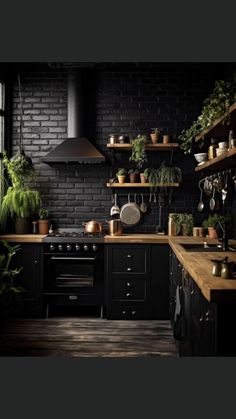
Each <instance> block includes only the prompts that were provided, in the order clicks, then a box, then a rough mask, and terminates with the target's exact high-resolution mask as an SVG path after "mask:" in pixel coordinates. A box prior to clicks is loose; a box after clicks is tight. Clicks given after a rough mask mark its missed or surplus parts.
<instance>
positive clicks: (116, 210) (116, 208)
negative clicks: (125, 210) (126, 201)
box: [110, 193, 120, 216]
mask: <svg viewBox="0 0 236 419" xmlns="http://www.w3.org/2000/svg"><path fill="white" fill-rule="evenodd" d="M116 214H120V208H119V206H118V205H117V194H116V193H115V194H114V205H113V206H112V207H111V210H110V215H111V216H113V215H116Z"/></svg>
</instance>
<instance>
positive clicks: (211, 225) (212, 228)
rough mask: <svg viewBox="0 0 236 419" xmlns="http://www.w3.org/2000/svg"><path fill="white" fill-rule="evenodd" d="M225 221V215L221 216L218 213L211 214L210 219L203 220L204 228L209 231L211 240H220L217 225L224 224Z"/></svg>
mask: <svg viewBox="0 0 236 419" xmlns="http://www.w3.org/2000/svg"><path fill="white" fill-rule="evenodd" d="M224 220H225V216H224V215H220V214H217V213H215V214H210V215H209V216H208V218H206V219H205V220H203V222H202V227H204V228H205V229H208V234H209V237H210V238H212V239H217V238H218V233H217V225H218V223H222V222H224Z"/></svg>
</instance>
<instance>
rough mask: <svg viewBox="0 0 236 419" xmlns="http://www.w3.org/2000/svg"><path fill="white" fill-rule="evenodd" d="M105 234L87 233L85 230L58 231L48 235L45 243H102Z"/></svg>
mask: <svg viewBox="0 0 236 419" xmlns="http://www.w3.org/2000/svg"><path fill="white" fill-rule="evenodd" d="M104 235H105V234H104V233H87V232H85V231H83V230H80V229H78V230H72V229H58V230H57V231H54V232H53V233H50V234H48V235H47V236H46V237H45V238H44V239H43V241H45V242H57V243H60V242H65V241H66V242H78V243H79V242H84V243H86V242H88V241H89V242H98V241H99V242H102V241H103V237H104Z"/></svg>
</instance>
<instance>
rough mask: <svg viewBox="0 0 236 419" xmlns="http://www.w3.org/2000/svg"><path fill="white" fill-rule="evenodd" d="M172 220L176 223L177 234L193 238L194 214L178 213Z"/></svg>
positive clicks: (173, 215)
mask: <svg viewBox="0 0 236 419" xmlns="http://www.w3.org/2000/svg"><path fill="white" fill-rule="evenodd" d="M172 220H173V221H174V223H175V228H176V234H177V235H181V234H182V235H184V236H191V235H192V231H193V226H194V218H193V215H192V214H188V213H176V214H172Z"/></svg>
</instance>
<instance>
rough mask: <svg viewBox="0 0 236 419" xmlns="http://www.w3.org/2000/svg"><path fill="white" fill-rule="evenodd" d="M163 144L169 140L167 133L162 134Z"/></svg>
mask: <svg viewBox="0 0 236 419" xmlns="http://www.w3.org/2000/svg"><path fill="white" fill-rule="evenodd" d="M162 141H163V144H168V143H169V142H170V136H169V135H163V139H162Z"/></svg>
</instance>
